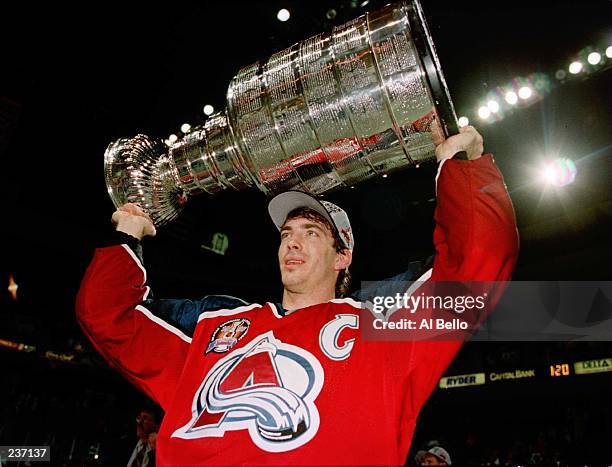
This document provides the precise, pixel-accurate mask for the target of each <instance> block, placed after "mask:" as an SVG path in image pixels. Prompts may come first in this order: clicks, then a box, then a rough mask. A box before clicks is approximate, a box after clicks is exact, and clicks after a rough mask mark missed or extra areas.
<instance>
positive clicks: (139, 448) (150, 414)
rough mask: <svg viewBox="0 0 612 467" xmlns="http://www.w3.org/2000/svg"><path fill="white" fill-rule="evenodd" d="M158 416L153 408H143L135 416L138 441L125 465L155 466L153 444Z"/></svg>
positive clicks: (135, 466) (133, 466)
mask: <svg viewBox="0 0 612 467" xmlns="http://www.w3.org/2000/svg"><path fill="white" fill-rule="evenodd" d="M160 418H161V417H160V416H159V415H158V413H157V411H156V410H154V409H149V408H146V409H143V410H141V411H140V413H139V414H138V417H136V436H138V442H137V443H136V446H135V447H134V450H133V451H132V456H131V457H130V460H129V461H128V463H127V467H155V444H156V441H157V430H158V429H159V424H160V421H161V420H160Z"/></svg>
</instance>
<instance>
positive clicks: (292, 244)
mask: <svg viewBox="0 0 612 467" xmlns="http://www.w3.org/2000/svg"><path fill="white" fill-rule="evenodd" d="M287 248H289V249H290V250H301V249H302V244H301V243H300V242H299V241H298V239H297V238H296V237H295V236H292V237H291V238H290V239H289V241H288V242H287Z"/></svg>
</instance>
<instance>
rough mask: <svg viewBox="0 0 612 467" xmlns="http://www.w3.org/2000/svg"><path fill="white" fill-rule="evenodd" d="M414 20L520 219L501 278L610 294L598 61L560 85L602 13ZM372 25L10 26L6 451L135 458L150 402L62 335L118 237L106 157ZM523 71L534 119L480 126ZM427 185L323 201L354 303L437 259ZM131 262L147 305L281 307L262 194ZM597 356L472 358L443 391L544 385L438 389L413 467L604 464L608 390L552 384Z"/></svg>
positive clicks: (606, 353)
mask: <svg viewBox="0 0 612 467" xmlns="http://www.w3.org/2000/svg"><path fill="white" fill-rule="evenodd" d="M423 4H424V8H425V11H426V14H427V17H428V21H429V24H430V26H431V29H432V33H433V36H434V41H435V43H436V46H437V49H438V53H439V56H440V59H441V63H442V67H443V70H444V73H445V75H446V78H447V82H448V85H449V87H450V91H451V95H452V96H453V100H454V103H455V107H456V109H457V113H458V114H459V115H466V116H468V117H469V119H470V122H471V123H472V124H474V125H475V126H476V127H477V128H478V129H479V131H480V132H481V133H482V134H483V136H484V139H485V149H486V151H491V152H493V153H494V154H495V157H496V161H497V163H498V165H499V167H500V168H501V169H502V171H503V173H504V175H505V178H506V182H507V185H508V188H509V191H510V193H511V196H512V200H513V202H514V204H515V208H516V212H517V217H518V223H519V230H520V234H521V254H520V258H519V262H518V265H517V269H516V273H515V275H514V278H515V279H517V280H580V281H589V280H610V279H611V277H610V262H611V259H612V255H611V252H612V249H611V247H610V241H609V234H610V230H611V229H610V226H611V216H612V204H611V196H610V194H611V193H610V185H609V180H610V175H611V172H610V168H611V159H610V156H612V149H611V143H612V137H611V133H610V128H611V127H612V118H611V113H610V109H611V108H612V102H611V101H612V99H611V96H610V94H611V93H610V89H611V87H612V81H611V74H610V64H611V63H612V59H610V58H606V57H605V55H604V58H603V62H602V64H601V65H600V66H593V67H589V68H588V72H587V71H584V72H582V73H580V74H578V75H576V76H574V75H571V74H569V73H567V67H568V65H569V64H570V62H571V61H572V60H573V59H575V58H576V57H578V55H579V54H580V52H581V51H584V50H585V48H586V47H589V46H591V47H593V48H597V49H599V50H600V52H603V51H604V50H605V48H606V47H608V46H610V45H612V28H611V25H610V21H609V20H610V18H612V3H611V2H610V1H590V2H582V3H580V4H578V3H576V2H570V1H561V2H533V1H530V2H528V1H523V0H519V1H514V2H502V3H498V2H475V1H466V2H462V3H461V4H458V3H454V4H448V3H447V2H442V1H423ZM382 5H384V2H378V1H370V2H369V3H368V4H367V5H365V6H361V2H351V1H342V0H337V1H328V0H325V1H321V2H298V1H285V2H278V1H273V2H245V3H241V2H218V3H217V2H208V3H202V4H200V5H198V6H194V5H180V4H165V5H156V6H154V5H153V4H143V5H140V6H136V5H122V6H121V7H113V6H110V5H108V4H100V5H87V6H85V5H82V6H78V7H71V8H68V7H65V6H58V5H55V4H54V5H53V6H50V5H47V6H40V7H33V6H28V5H24V6H22V7H14V8H13V9H12V10H9V9H8V8H6V7H3V9H4V13H5V14H3V15H2V16H3V18H2V23H3V24H2V28H1V31H0V37H1V39H0V49H1V50H2V55H1V57H2V63H3V67H2V69H3V71H2V73H1V74H0V75H1V76H0V158H1V160H2V170H1V171H0V174H1V175H0V177H1V178H2V183H0V193H1V196H2V199H3V202H4V210H3V228H2V237H3V238H2V247H1V248H0V280H1V285H2V293H1V298H0V343H1V344H2V345H0V362H1V364H0V368H2V378H0V391H1V392H0V394H1V397H2V400H3V404H2V405H0V444H1V445H8V444H15V445H35V444H50V445H51V446H52V452H53V456H54V464H55V463H57V465H120V464H124V463H126V462H127V459H128V458H129V454H130V452H131V449H132V447H133V445H134V444H135V442H136V438H135V428H134V416H135V414H136V412H137V411H138V409H139V408H140V407H141V406H142V404H143V403H145V399H144V396H142V395H140V394H139V393H138V392H136V391H135V390H134V389H133V388H132V387H131V386H130V385H129V384H128V383H126V382H124V381H123V379H122V378H121V377H119V376H118V375H117V374H116V373H115V372H113V371H112V370H110V369H109V368H108V367H107V366H106V364H105V363H104V362H103V361H102V360H101V358H100V357H98V355H97V354H96V353H95V352H94V351H93V349H92V347H91V346H90V344H89V343H88V342H87V340H86V339H85V337H84V336H83V334H82V333H81V331H80V329H79V327H78V325H77V323H76V321H75V318H74V299H75V295H76V292H77V289H78V286H79V282H80V279H81V277H82V274H83V273H84V270H85V268H86V266H87V264H88V262H89V259H90V258H91V254H92V250H93V248H94V247H95V246H96V245H97V244H98V243H99V241H101V240H102V239H103V238H104V236H105V235H106V234H107V233H108V231H109V229H110V222H109V220H110V215H111V213H112V211H113V206H112V203H111V202H110V199H109V198H108V196H107V193H106V188H105V185H104V178H103V173H102V155H103V153H104V150H105V148H106V146H107V144H108V143H109V142H110V141H111V140H114V139H115V138H118V137H122V136H131V135H135V134H137V133H145V134H149V135H154V136H158V137H168V135H169V134H170V133H175V134H177V135H179V134H180V132H179V128H180V126H181V124H183V123H190V124H191V125H196V124H200V123H202V122H203V121H204V119H205V118H206V116H205V115H204V114H203V112H202V107H203V106H204V105H205V104H210V105H213V106H214V107H215V109H221V108H223V107H224V99H225V91H226V88H227V85H228V84H229V82H230V80H231V78H232V77H233V76H234V74H235V73H236V72H237V71H238V69H239V68H240V67H241V66H244V65H247V64H250V63H252V62H254V61H256V60H258V59H264V58H267V57H268V56H269V55H270V54H271V53H273V52H276V51H279V50H281V49H283V48H285V47H288V46H290V45H292V44H293V43H295V42H297V41H299V40H301V39H305V38H307V37H309V36H311V35H313V34H315V33H318V32H321V31H324V30H330V29H331V28H332V27H333V26H334V25H337V24H341V23H343V22H345V21H347V20H349V19H352V18H354V17H356V16H358V15H359V14H362V13H363V12H364V11H365V10H374V9H376V8H379V7H381V6H382ZM280 8H287V9H289V10H290V12H291V18H290V19H289V21H287V22H279V21H278V20H277V19H276V12H277V11H278V10H279V9H280ZM332 9H333V10H334V11H335V12H336V15H335V17H333V18H331V19H330V18H328V17H329V16H333V14H332V13H330V10H332ZM560 69H561V70H565V71H566V76H565V77H564V78H563V79H561V80H560V79H557V77H555V74H556V72H557V71H558V70H560ZM534 73H542V74H543V75H544V77H545V78H546V79H547V87H546V89H547V90H546V92H545V93H544V92H543V93H542V95H543V98H542V99H540V100H534V101H533V102H530V103H526V104H524V105H523V106H521V108H516V109H515V110H513V111H511V112H506V113H505V114H504V115H503V118H499V119H498V121H495V122H491V121H490V120H491V119H489V121H481V120H479V118H478V116H477V110H478V107H479V105H481V104H480V103H481V102H482V100H483V99H484V98H485V96H486V95H487V93H488V92H489V91H492V90H494V89H495V87H496V86H502V85H505V84H506V83H509V82H512V80H513V79H515V78H517V77H528V76H530V75H532V74H534ZM556 157H564V158H569V159H571V160H573V161H574V162H575V163H576V166H577V171H578V172H577V176H576V180H575V182H574V183H572V184H570V185H568V186H565V187H563V188H559V189H551V188H550V187H548V188H546V186H545V185H544V184H543V183H542V181H541V180H540V179H538V177H537V176H536V172H537V169H538V168H539V166H540V164H541V162H542V161H543V160H550V159H554V158H556ZM434 173H435V166H434V165H433V164H428V165H427V166H424V167H421V168H420V169H418V170H416V169H415V170H410V171H405V172H402V173H398V174H394V175H391V176H390V177H389V178H387V179H379V180H373V181H370V182H367V183H364V184H362V185H359V186H357V187H356V188H355V189H354V190H351V191H350V192H341V193H336V194H334V195H332V196H330V199H331V200H332V201H334V202H337V203H338V204H340V205H342V206H343V207H345V208H346V210H347V211H348V212H349V214H350V216H351V220H352V223H353V227H354V229H355V236H356V241H357V247H356V250H355V251H356V258H355V262H354V266H353V274H354V277H355V281H356V283H357V284H358V282H359V281H362V280H377V279H382V278H385V277H389V276H391V275H393V274H396V273H398V272H400V271H401V270H402V268H403V267H405V265H406V264H407V263H408V262H409V261H410V260H412V259H421V258H424V257H426V256H428V255H429V254H430V253H431V251H432V243H431V229H432V226H433V223H432V213H433V209H434V202H433V196H434V185H433V175H434ZM217 232H219V233H222V234H224V235H226V236H227V238H228V240H229V243H228V248H227V251H226V252H225V254H224V255H219V254H215V253H213V252H211V251H210V250H208V249H206V248H203V247H202V245H204V246H210V245H211V241H212V236H213V235H214V234H215V233H217ZM144 248H145V263H146V266H147V268H148V271H149V275H150V282H151V285H152V287H153V290H154V291H155V293H156V295H157V296H159V297H191V298H197V297H200V296H202V295H205V294H207V293H228V294H232V295H236V296H240V297H242V298H244V299H246V300H249V301H262V300H263V301H266V300H271V299H278V298H280V293H281V287H280V278H279V274H278V271H277V264H276V259H275V258H276V248H277V232H276V230H275V228H274V227H273V226H272V224H271V222H270V221H269V218H268V216H267V211H266V200H265V196H264V195H263V194H261V193H259V192H257V191H255V190H251V191H247V192H234V193H230V192H227V193H223V194H221V195H219V196H217V197H209V198H207V197H201V198H200V199H194V200H193V202H191V203H190V204H189V205H188V207H187V209H186V212H185V213H184V215H183V216H182V217H181V218H180V219H179V220H178V221H177V222H176V223H174V224H172V225H171V226H169V227H167V228H163V229H160V231H159V233H158V235H157V237H156V238H155V239H147V240H145V242H144ZM11 278H12V279H11ZM11 280H14V282H15V283H16V284H17V285H18V289H17V292H16V299H15V298H14V297H13V296H12V294H11V292H9V290H8V287H9V284H10V283H12V282H11ZM11 290H14V287H13V288H11ZM608 305H610V304H609V303H608ZM607 312H608V313H612V306H610V307H609V308H608V310H607ZM608 316H610V314H609V315H608ZM611 337H612V336H611ZM610 358H612V346H611V345H610V343H609V342H598V343H595V342H591V343H589V342H567V343H565V342H555V343H535V342H534V343H512V342H504V343H487V344H483V343H470V344H467V345H466V346H464V348H463V349H462V351H461V352H460V354H459V356H458V357H457V359H456V360H455V362H454V363H453V365H452V366H451V368H449V370H448V371H447V375H462V374H476V373H485V374H486V375H490V373H492V372H496V373H501V372H506V371H514V370H516V369H536V377H528V378H521V379H515V380H512V381H508V380H504V381H496V382H489V381H487V384H484V385H479V386H468V387H454V388H452V389H438V390H436V392H435V393H434V394H433V396H432V398H431V399H430V401H429V402H428V404H427V405H426V407H425V409H424V411H423V413H422V415H421V417H420V421H419V425H418V428H417V432H416V435H415V439H414V443H413V454H414V451H416V449H419V448H421V447H423V446H425V445H426V444H427V443H428V442H430V441H431V440H437V441H438V442H439V443H441V444H442V445H443V446H444V447H445V448H447V449H448V451H449V452H450V453H451V456H453V459H454V460H455V462H454V463H455V464H460V463H462V462H463V463H464V464H466V463H468V462H469V463H474V464H481V463H484V462H487V461H491V460H494V459H495V458H496V457H497V458H499V459H500V460H501V461H502V462H503V461H505V460H509V462H510V463H512V464H519V463H520V464H526V463H528V462H529V461H530V460H532V461H535V462H538V459H543V461H549V460H550V461H554V460H559V461H560V462H561V464H560V465H564V464H565V463H568V464H570V465H573V464H577V463H579V462H581V463H583V464H588V465H598V464H601V465H603V463H604V462H612V457H611V456H610V453H609V449H607V448H606V447H605V446H607V443H609V440H610V439H612V413H611V408H610V404H609V392H610V388H611V382H612V380H611V377H612V372H602V373H597V374H588V375H579V374H574V371H573V370H571V371H569V374H567V375H564V374H563V372H561V375H560V376H551V370H550V365H557V364H567V365H568V368H570V369H572V368H573V364H574V363H575V362H578V361H587V360H601V359H610ZM381 397H384V394H381ZM356 410H357V408H356ZM339 423H341V421H339ZM534 453H540V455H541V457H540V458H538V457H537V454H534ZM534 456H535V457H534ZM409 461H412V454H411V456H410V458H409ZM543 461H542V462H543Z"/></svg>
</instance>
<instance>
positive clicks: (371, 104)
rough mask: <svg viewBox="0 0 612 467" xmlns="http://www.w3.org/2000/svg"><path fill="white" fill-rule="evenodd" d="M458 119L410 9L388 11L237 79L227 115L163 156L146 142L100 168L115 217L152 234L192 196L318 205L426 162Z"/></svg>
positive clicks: (126, 143)
mask: <svg viewBox="0 0 612 467" xmlns="http://www.w3.org/2000/svg"><path fill="white" fill-rule="evenodd" d="M434 123H436V126H435V128H439V129H441V130H442V131H443V132H444V133H445V134H446V135H447V136H448V135H451V134H455V133H457V123H456V116H455V112H454V109H453V105H452V102H451V99H450V95H449V93H448V89H447V87H446V84H445V82H444V77H443V75H442V71H441V68H440V64H439V62H438V59H437V56H436V53H435V49H434V46H433V42H432V40H431V36H430V34H429V31H428V29H427V25H426V23H425V17H424V15H423V11H422V9H421V6H420V4H419V2H418V0H411V1H408V2H403V3H397V4H392V5H388V6H386V7H384V8H383V9H381V10H379V11H376V12H373V13H367V14H366V15H363V16H361V17H359V18H357V19H355V20H353V21H349V22H348V23H346V24H343V25H341V26H337V27H335V28H334V29H333V31H332V32H331V33H322V34H319V35H316V36H314V37H311V38H309V39H306V40H304V41H302V42H299V43H298V44H295V45H294V46H292V47H290V48H288V49H285V50H283V51H281V52H278V53H275V54H274V55H272V56H271V57H270V58H269V59H268V60H267V61H265V62H257V63H254V64H252V65H249V66H246V67H244V68H242V69H241V70H240V71H239V72H238V74H237V75H236V76H235V77H234V78H233V79H232V81H231V82H230V85H229V88H228V90H227V108H226V109H225V110H223V111H221V112H218V113H216V114H214V115H212V116H211V118H209V119H208V120H207V121H206V123H205V124H204V125H203V126H201V127H196V128H195V129H193V131H191V132H189V133H188V134H186V135H185V137H184V138H183V139H181V140H179V141H177V142H175V143H174V144H173V145H172V146H170V147H169V146H167V145H166V144H165V143H163V142H162V141H161V140H154V139H152V138H149V137H148V136H145V135H138V136H136V137H134V138H131V139H119V140H117V141H115V142H114V143H111V144H110V145H109V147H108V149H107V150H106V153H105V156H104V171H105V177H106V184H107V187H108V192H109V194H110V196H111V198H112V200H113V203H114V204H115V206H116V207H119V206H121V205H123V204H125V203H128V202H130V203H137V204H139V205H140V206H141V207H142V208H143V209H144V210H145V211H146V212H147V213H148V214H149V215H150V216H151V219H152V220H153V222H154V223H155V224H156V225H158V226H159V225H162V224H165V223H167V222H169V221H172V220H173V219H175V218H176V217H177V216H178V214H179V213H180V211H181V209H182V207H183V206H184V204H185V203H186V202H187V200H188V199H189V198H190V197H191V196H194V195H197V194H200V193H207V194H210V195H212V194H215V193H218V192H221V191H223V190H225V189H233V190H243V189H246V188H249V187H252V186H255V187H257V188H258V189H260V190H261V191H263V192H264V193H266V194H269V195H272V194H277V193H279V192H283V191H287V190H292V189H295V190H301V191H304V192H307V193H310V194H312V195H315V196H316V195H320V194H323V193H327V192H330V191H332V190H337V189H342V188H346V187H350V186H353V185H355V184H357V183H359V182H361V181H364V180H368V179H371V178H372V177H375V176H377V175H381V174H386V173H390V172H393V171H396V170H398V169H401V168H405V167H411V166H414V165H416V164H419V163H421V162H424V161H428V160H431V159H433V158H434V157H435V155H434V152H435V147H434V143H433V142H432V131H434V130H435V128H434Z"/></svg>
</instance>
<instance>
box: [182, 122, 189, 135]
mask: <svg viewBox="0 0 612 467" xmlns="http://www.w3.org/2000/svg"><path fill="white" fill-rule="evenodd" d="M189 130H191V125H190V124H189V123H183V124H182V125H181V132H182V133H189Z"/></svg>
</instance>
